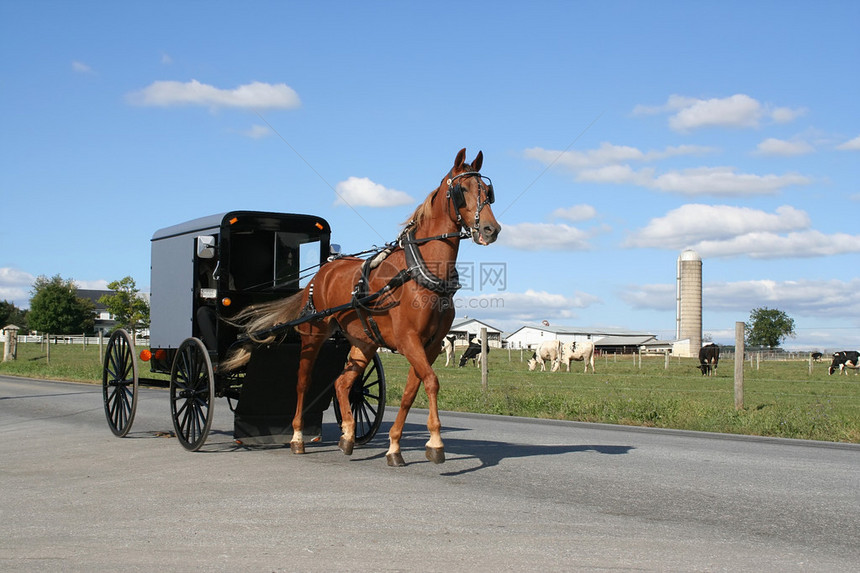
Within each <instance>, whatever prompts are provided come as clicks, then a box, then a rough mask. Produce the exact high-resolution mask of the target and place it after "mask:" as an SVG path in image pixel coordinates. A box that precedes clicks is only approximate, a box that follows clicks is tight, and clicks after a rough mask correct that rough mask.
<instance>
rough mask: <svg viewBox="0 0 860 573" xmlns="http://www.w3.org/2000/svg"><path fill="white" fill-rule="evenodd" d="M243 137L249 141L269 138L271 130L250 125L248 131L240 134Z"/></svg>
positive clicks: (261, 126) (263, 126) (257, 125)
mask: <svg viewBox="0 0 860 573" xmlns="http://www.w3.org/2000/svg"><path fill="white" fill-rule="evenodd" d="M241 133H242V135H244V136H245V137H250V138H251V139H262V138H264V137H269V136H270V135H272V130H271V129H269V128H268V127H266V126H265V125H259V124H256V125H252V126H251V127H250V128H249V129H246V130H245V131H243V132H241Z"/></svg>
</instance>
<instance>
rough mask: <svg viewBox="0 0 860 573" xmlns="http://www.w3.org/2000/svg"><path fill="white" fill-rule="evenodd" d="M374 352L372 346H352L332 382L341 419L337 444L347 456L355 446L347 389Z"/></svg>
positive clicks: (365, 366) (353, 425)
mask: <svg viewBox="0 0 860 573" xmlns="http://www.w3.org/2000/svg"><path fill="white" fill-rule="evenodd" d="M375 352H376V349H375V348H373V347H370V348H359V347H358V346H353V347H352V348H351V349H350V351H349V358H348V359H347V361H346V367H345V368H344V369H343V372H342V373H341V374H340V376H338V378H337V380H335V383H334V387H335V391H336V392H337V402H338V405H339V406H340V420H341V423H340V429H341V436H340V441H339V442H338V444H337V445H338V447H339V448H340V449H341V451H342V452H343V453H344V454H346V455H348V456H349V455H352V449H353V448H354V447H355V418H354V417H353V415H352V406H351V404H350V401H349V391H350V390H351V389H352V386H353V384H355V381H356V380H357V379H358V378H359V377H360V376H361V375H362V374H363V373H364V371H365V369H366V368H367V365H368V364H369V363H370V360H371V358H373V355H374V353H375Z"/></svg>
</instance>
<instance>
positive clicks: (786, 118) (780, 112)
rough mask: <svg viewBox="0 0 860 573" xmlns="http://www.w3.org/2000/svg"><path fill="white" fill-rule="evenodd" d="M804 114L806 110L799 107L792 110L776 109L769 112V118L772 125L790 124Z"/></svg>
mask: <svg viewBox="0 0 860 573" xmlns="http://www.w3.org/2000/svg"><path fill="white" fill-rule="evenodd" d="M805 114H806V108H803V107H799V108H795V109H792V108H790V107H777V108H774V109H772V110H770V118H771V119H772V120H773V122H774V123H791V122H792V121H794V120H795V119H797V118H798V117H800V116H802V115H805Z"/></svg>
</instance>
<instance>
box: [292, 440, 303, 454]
mask: <svg viewBox="0 0 860 573" xmlns="http://www.w3.org/2000/svg"><path fill="white" fill-rule="evenodd" d="M290 451H291V452H293V453H294V454H303V453H305V443H304V442H290Z"/></svg>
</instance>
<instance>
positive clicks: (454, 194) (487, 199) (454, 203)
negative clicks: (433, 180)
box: [446, 171, 496, 233]
mask: <svg viewBox="0 0 860 573" xmlns="http://www.w3.org/2000/svg"><path fill="white" fill-rule="evenodd" d="M461 177H466V178H468V177H475V178H477V179H478V200H477V202H476V203H475V225H474V226H473V227H472V228H471V230H472V231H473V232H474V233H480V232H481V230H480V226H479V223H480V220H481V211H482V210H483V209H484V207H486V206H487V205H492V204H493V202H495V200H496V194H495V192H494V191H493V181H492V180H491V179H490V178H489V177H486V176H485V175H481V174H480V172H478V171H465V172H463V173H459V174H457V175H451V172H448V178H447V181H446V183H447V184H448V192H447V193H446V197H447V199H448V210H449V211H450V210H451V208H452V207H453V209H454V212H455V213H456V214H457V226H458V227H459V228H462V227H466V225H465V224H464V223H463V218H462V217H461V216H460V209H462V208H463V207H465V206H466V198H465V196H464V195H465V190H464V189H463V186H462V185H460V184H459V183H457V180H458V179H460V178H461ZM482 193H483V195H484V200H483V201H481V194H482Z"/></svg>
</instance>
